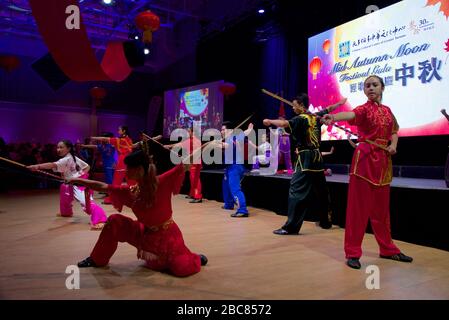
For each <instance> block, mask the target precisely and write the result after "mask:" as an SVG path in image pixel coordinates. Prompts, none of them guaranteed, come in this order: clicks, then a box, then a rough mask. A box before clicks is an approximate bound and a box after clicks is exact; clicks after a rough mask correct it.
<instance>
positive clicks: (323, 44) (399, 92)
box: [308, 0, 449, 140]
mask: <svg viewBox="0 0 449 320" xmlns="http://www.w3.org/2000/svg"><path fill="white" fill-rule="evenodd" d="M308 56H309V58H308V59H309V60H308V63H309V75H308V93H309V96H310V103H311V106H310V110H311V111H318V110H321V109H322V108H324V107H326V106H329V105H331V104H334V103H336V102H337V101H338V100H339V99H340V98H342V97H347V98H348V101H347V103H346V104H345V105H343V106H341V107H339V108H338V109H337V110H336V111H335V112H341V111H350V110H352V109H353V108H355V107H356V106H358V105H361V104H364V103H365V102H366V101H367V97H366V96H365V94H364V92H363V81H364V80H365V79H366V77H367V76H368V75H372V74H374V75H378V76H379V77H381V78H382V79H383V80H384V82H385V91H384V94H383V100H382V103H383V104H385V105H387V106H389V107H390V108H391V110H392V111H393V113H394V114H395V116H396V118H397V120H398V122H399V125H400V131H399V135H400V136H427V135H442V134H449V123H448V121H447V119H446V118H445V117H444V116H443V114H442V113H441V112H440V110H441V109H447V111H448V112H449V60H448V57H449V0H442V1H436V0H405V1H401V2H399V3H397V4H394V5H392V6H389V7H387V8H384V9H382V10H379V11H376V12H373V13H370V14H368V15H366V16H363V17H361V18H358V19H356V20H353V21H351V22H348V23H345V24H343V25H341V26H338V27H336V28H334V29H331V30H328V31H326V32H323V33H321V34H319V35H316V36H314V37H311V38H309V49H308ZM339 124H340V125H343V126H345V127H347V128H348V129H350V130H352V131H355V132H356V128H355V127H352V126H350V125H348V123H347V122H342V123H339ZM322 138H323V140H336V139H346V138H347V135H346V134H345V133H344V131H343V130H340V129H338V128H335V127H334V126H332V127H329V128H328V127H326V126H323V129H322Z"/></svg>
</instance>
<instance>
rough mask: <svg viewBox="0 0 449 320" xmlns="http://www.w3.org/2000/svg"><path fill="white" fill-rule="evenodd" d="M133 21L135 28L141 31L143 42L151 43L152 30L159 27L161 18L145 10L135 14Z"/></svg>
mask: <svg viewBox="0 0 449 320" xmlns="http://www.w3.org/2000/svg"><path fill="white" fill-rule="evenodd" d="M135 23H136V26H137V28H138V29H139V30H141V31H143V42H145V43H151V42H152V41H153V32H154V31H156V30H158V29H159V27H160V25H161V20H160V19H159V17H158V16H157V15H156V14H154V13H153V12H151V11H150V10H147V11H144V12H141V13H139V14H138V15H137V16H136V19H135Z"/></svg>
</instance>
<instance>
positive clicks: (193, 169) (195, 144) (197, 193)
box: [164, 128, 203, 203]
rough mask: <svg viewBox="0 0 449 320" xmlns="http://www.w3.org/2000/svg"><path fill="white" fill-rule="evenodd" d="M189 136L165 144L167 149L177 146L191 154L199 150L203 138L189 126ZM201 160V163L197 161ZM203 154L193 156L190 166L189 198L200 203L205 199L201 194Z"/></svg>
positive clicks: (192, 201) (191, 201)
mask: <svg viewBox="0 0 449 320" xmlns="http://www.w3.org/2000/svg"><path fill="white" fill-rule="evenodd" d="M188 132H189V138H187V139H185V140H184V141H181V142H178V143H175V144H171V145H165V146H164V147H165V148H167V149H173V148H175V147H178V148H181V149H184V150H186V154H187V155H190V154H192V152H193V151H194V150H198V149H200V148H201V140H200V139H198V138H197V137H196V135H195V134H194V133H193V129H192V128H189V129H188ZM197 162H199V163H197ZM201 168H202V164H201V154H199V159H196V158H195V157H194V158H193V164H192V165H191V166H190V192H189V195H188V196H187V198H189V199H192V200H190V203H200V202H202V201H203V200H202V199H203V195H202V194H201V179H200V174H201Z"/></svg>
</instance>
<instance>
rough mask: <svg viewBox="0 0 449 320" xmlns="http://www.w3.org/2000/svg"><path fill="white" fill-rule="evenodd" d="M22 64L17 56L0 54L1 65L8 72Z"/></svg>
mask: <svg viewBox="0 0 449 320" xmlns="http://www.w3.org/2000/svg"><path fill="white" fill-rule="evenodd" d="M19 66H20V60H19V58H17V57H16V56H11V55H0V67H1V68H3V69H5V70H6V71H8V72H11V71H12V70H14V69H16V68H18V67H19Z"/></svg>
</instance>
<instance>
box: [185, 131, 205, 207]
mask: <svg viewBox="0 0 449 320" xmlns="http://www.w3.org/2000/svg"><path fill="white" fill-rule="evenodd" d="M181 148H183V149H185V150H187V153H188V154H189V155H190V154H192V152H193V151H195V150H197V149H199V148H201V141H200V140H199V139H198V138H197V137H195V136H193V137H190V138H189V139H187V140H185V141H183V142H182V144H181ZM197 152H199V155H198V157H199V159H197V157H195V156H194V157H193V159H192V162H193V164H192V166H191V167H190V192H189V196H190V197H192V198H193V199H202V198H203V195H202V194H201V179H200V176H201V168H202V164H201V151H197ZM196 162H199V163H196Z"/></svg>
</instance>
